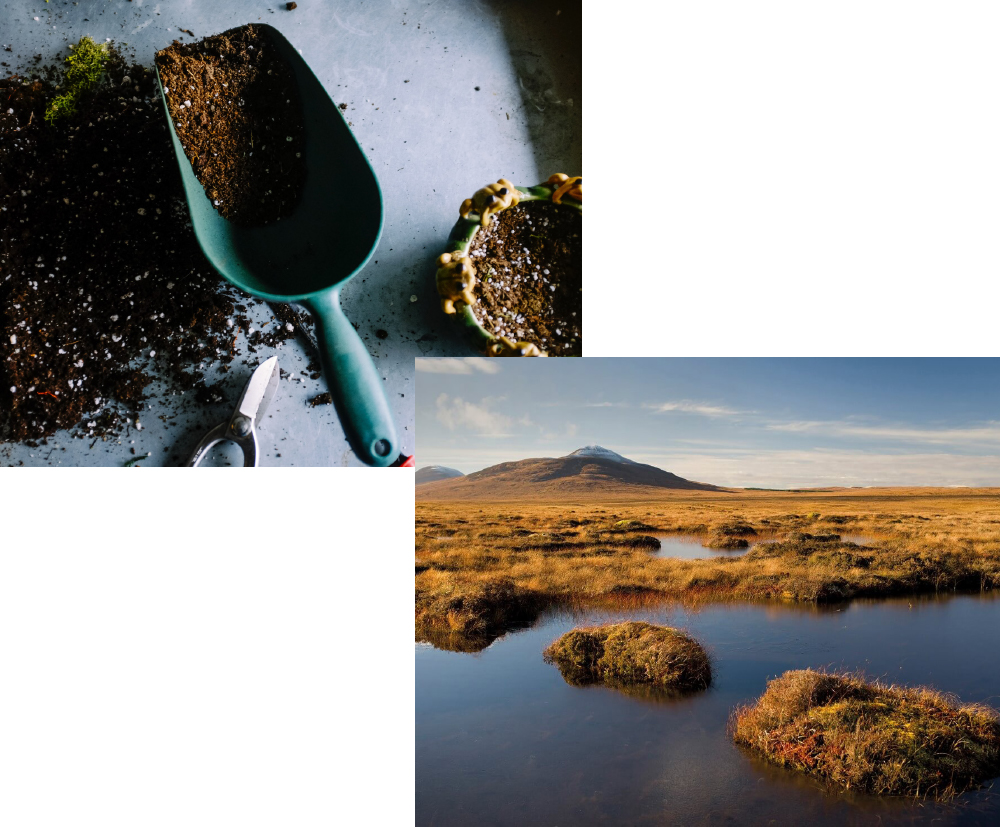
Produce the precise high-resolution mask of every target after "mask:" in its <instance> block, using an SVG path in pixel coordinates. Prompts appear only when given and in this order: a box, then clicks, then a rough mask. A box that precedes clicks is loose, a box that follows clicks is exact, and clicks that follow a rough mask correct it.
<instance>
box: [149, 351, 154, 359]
mask: <svg viewBox="0 0 1001 827" xmlns="http://www.w3.org/2000/svg"><path fill="white" fill-rule="evenodd" d="M149 355H150V358H152V357H154V356H156V351H155V350H151V351H150V352H149Z"/></svg>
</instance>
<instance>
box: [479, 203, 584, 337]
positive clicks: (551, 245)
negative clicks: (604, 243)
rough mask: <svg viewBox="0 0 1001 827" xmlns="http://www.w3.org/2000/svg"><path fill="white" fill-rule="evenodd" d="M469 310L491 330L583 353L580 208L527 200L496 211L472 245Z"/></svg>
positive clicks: (491, 331)
mask: <svg viewBox="0 0 1001 827" xmlns="http://www.w3.org/2000/svg"><path fill="white" fill-rule="evenodd" d="M469 256H470V258H471V259H472V260H473V263H474V264H475V265H476V273H477V282H476V286H475V288H474V290H473V293H474V294H475V296H476V299H477V303H476V304H475V305H473V307H472V310H473V315H474V316H475V317H476V320H477V321H478V322H479V323H480V324H481V325H483V327H484V328H485V329H486V330H487V331H489V332H490V333H492V334H493V335H495V336H504V337H506V338H508V339H513V340H515V341H519V342H521V341H524V342H531V343H532V344H534V345H537V346H538V347H539V348H540V349H541V350H543V351H545V352H546V353H548V354H549V355H550V356H581V355H582V354H583V350H582V346H581V214H580V213H579V212H578V211H577V210H574V209H569V208H566V207H559V206H557V205H555V204H549V203H544V202H538V201H529V202H526V203H523V204H518V205H517V206H515V207H511V208H510V209H507V210H504V211H503V212H501V213H498V214H497V216H496V217H495V218H494V220H493V221H492V222H491V223H490V226H489V227H486V228H481V229H480V230H479V231H478V232H477V233H476V237H475V238H474V239H473V243H472V245H470V249H469Z"/></svg>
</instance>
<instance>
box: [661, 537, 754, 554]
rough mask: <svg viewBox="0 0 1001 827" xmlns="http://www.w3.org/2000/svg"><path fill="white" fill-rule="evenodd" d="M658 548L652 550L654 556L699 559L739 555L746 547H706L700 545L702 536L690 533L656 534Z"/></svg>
mask: <svg viewBox="0 0 1001 827" xmlns="http://www.w3.org/2000/svg"><path fill="white" fill-rule="evenodd" d="M656 537H657V539H658V540H660V550H658V551H656V552H654V554H653V556H654V557H674V558H675V559H679V560H699V559H701V558H704V557H739V556H740V555H741V554H743V553H744V552H746V551H747V549H746V548H742V549H738V550H736V551H724V550H722V549H718V548H706V547H705V546H704V545H702V541H703V539H704V538H702V537H696V536H694V535H691V534H658V535H656Z"/></svg>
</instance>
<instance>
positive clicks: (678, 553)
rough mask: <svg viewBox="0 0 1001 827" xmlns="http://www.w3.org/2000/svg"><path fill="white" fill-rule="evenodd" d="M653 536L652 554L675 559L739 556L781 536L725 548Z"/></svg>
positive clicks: (861, 541)
mask: <svg viewBox="0 0 1001 827" xmlns="http://www.w3.org/2000/svg"><path fill="white" fill-rule="evenodd" d="M654 536H656V538H657V539H658V540H660V549H659V550H658V551H656V552H654V554H653V556H654V557H673V558H674V559H676V560H703V559H705V558H707V557H739V556H740V555H741V554H746V553H747V552H748V551H750V550H751V549H752V548H754V547H755V546H758V545H762V544H764V543H778V542H781V541H782V538H781V537H768V538H766V539H758V540H753V539H752V540H750V542H749V545H748V547H747V548H742V549H736V550H726V549H718V548H706V546H704V545H702V543H703V541H704V539H705V538H704V537H698V536H696V535H694V534H657V535H654ZM841 542H843V543H853V544H855V545H857V546H867V545H872V544H873V543H875V542H877V540H876V538H875V537H871V536H869V535H867V534H842V535H841Z"/></svg>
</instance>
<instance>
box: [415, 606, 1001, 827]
mask: <svg viewBox="0 0 1001 827" xmlns="http://www.w3.org/2000/svg"><path fill="white" fill-rule="evenodd" d="M624 619H644V620H649V621H651V622H657V623H664V624H667V625H671V626H676V627H681V628H684V629H686V630H688V631H689V632H690V633H691V634H693V635H694V636H695V637H696V638H697V639H698V640H700V641H701V642H702V643H703V644H704V645H705V646H706V647H707V649H708V650H709V652H710V654H711V656H712V658H713V662H714V684H713V686H712V688H711V689H710V690H709V691H707V692H704V693H701V694H698V695H694V696H690V697H687V698H684V699H682V700H675V701H660V702H657V701H650V700H643V699H639V698H634V697H629V696H626V695H623V694H621V693H619V692H616V691H614V690H611V689H607V688H604V687H586V688H578V687H573V686H569V685H568V684H566V683H565V682H564V680H563V678H562V677H561V676H560V673H559V671H558V670H557V669H556V668H555V667H553V666H550V665H548V664H546V663H545V662H544V661H543V659H542V650H543V649H544V648H545V647H546V646H547V645H548V644H549V643H550V642H551V641H553V640H554V639H555V638H556V637H558V636H559V635H561V634H562V633H563V632H565V631H567V630H569V629H571V628H573V627H574V626H577V625H580V624H584V623H596V622H605V621H611V620H624ZM998 620H999V605H998V595H997V593H994V594H992V595H986V596H958V597H925V598H917V597H912V598H909V599H908V598H904V599H892V600H881V601H855V602H853V603H850V604H845V605H842V606H836V607H829V608H823V609H819V608H817V607H814V606H811V607H790V606H784V605H775V606H763V605H734V606H711V607H705V608H702V609H701V610H699V611H692V610H686V609H682V608H680V607H673V606H669V607H663V608H657V609H643V610H637V611H628V612H615V613H609V612H605V611H589V612H586V613H582V614H569V613H565V612H559V613H552V614H549V615H546V616H544V617H543V618H542V619H540V621H539V622H537V623H536V624H535V625H534V626H532V627H531V628H528V629H523V630H519V631H515V632H512V633H509V634H508V635H506V636H505V637H503V638H501V639H499V640H497V641H496V642H494V643H493V644H492V645H491V646H490V647H489V648H488V649H486V650H485V651H483V652H481V653H479V654H463V653H454V652H445V651H439V650H437V649H434V648H432V647H430V646H428V645H426V644H418V645H417V647H416V783H417V798H416V809H417V820H416V821H417V824H420V825H468V824H476V825H534V824H543V825H571V824H572V825H587V824H636V825H646V824H650V825H653V824H658V825H661V824H679V825H694V824H706V825H715V824H726V823H731V824H778V825H786V824H789V825H798V824H811V825H818V827H819V825H856V824H857V825H863V824H866V825H868V824H938V825H980V824H991V825H996V824H997V823H998V816H999V796H998V792H997V789H998V782H997V779H994V780H993V781H989V782H987V784H986V785H985V787H984V788H983V789H981V790H979V791H976V792H973V793H967V794H965V795H963V796H961V797H960V798H959V799H957V801H955V802H953V803H950V804H934V803H930V802H914V801H910V800H905V801H900V800H886V799H878V798H874V797H866V796H851V795H846V794H832V793H830V792H828V791H827V790H826V789H825V788H824V787H823V786H822V785H820V784H819V783H817V782H815V781H813V780H811V779H808V778H806V777H805V776H802V775H799V774H796V773H792V772H788V771H786V770H783V769H780V768H777V767H773V766H771V765H769V764H766V763H764V762H762V761H760V760H758V759H756V758H753V757H751V756H749V755H748V754H747V753H745V752H743V751H742V750H740V749H738V748H737V747H736V746H735V745H734V744H733V743H732V741H731V740H730V738H729V737H728V735H727V731H726V727H727V720H728V718H729V716H730V713H731V711H732V710H733V709H734V707H736V706H737V705H738V704H742V703H748V702H750V701H753V700H754V699H755V698H757V697H758V696H759V695H760V694H761V693H762V692H763V691H764V689H765V684H766V682H767V681H768V680H769V679H770V678H772V677H775V676H777V675H779V674H781V673H782V672H784V671H786V670H787V669H801V668H806V667H825V666H826V667H831V668H845V669H862V670H864V671H865V672H866V673H867V674H868V675H869V676H874V677H881V678H884V679H886V680H889V681H892V682H896V683H901V684H907V685H921V684H923V685H928V686H932V687H935V688H936V689H939V690H944V691H947V692H951V693H955V694H956V695H958V696H959V698H960V699H961V700H962V701H966V702H981V703H987V704H990V705H991V706H993V707H995V708H997V706H998V700H999V699H998V675H999V656H998V647H999V633H998V629H999V624H998Z"/></svg>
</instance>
